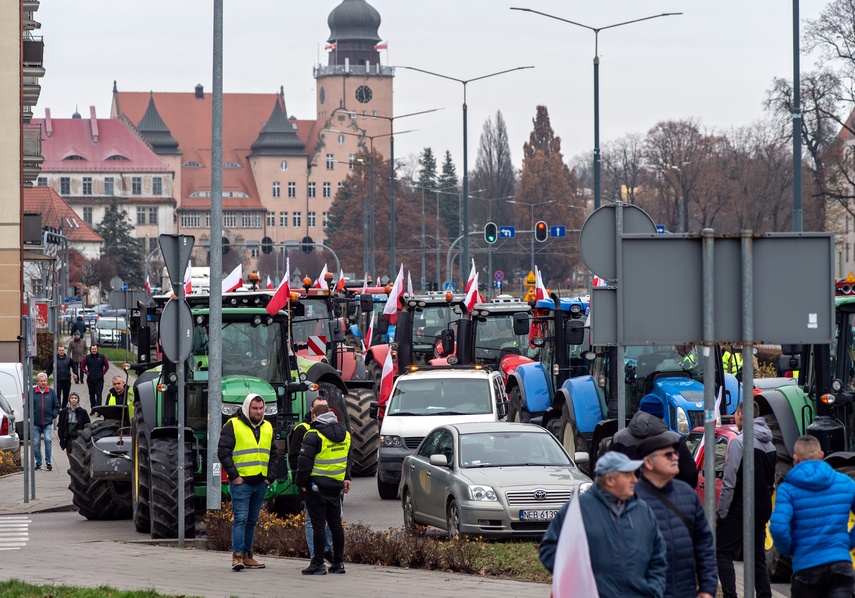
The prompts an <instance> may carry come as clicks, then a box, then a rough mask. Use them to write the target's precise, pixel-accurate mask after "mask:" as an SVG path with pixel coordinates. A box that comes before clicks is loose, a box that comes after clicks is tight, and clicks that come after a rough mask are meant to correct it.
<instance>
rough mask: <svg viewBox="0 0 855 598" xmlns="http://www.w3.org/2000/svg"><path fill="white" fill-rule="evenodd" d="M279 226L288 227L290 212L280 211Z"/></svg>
mask: <svg viewBox="0 0 855 598" xmlns="http://www.w3.org/2000/svg"><path fill="white" fill-rule="evenodd" d="M279 226H281V227H282V228H288V212H279Z"/></svg>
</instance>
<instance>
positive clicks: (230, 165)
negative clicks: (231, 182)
mask: <svg viewBox="0 0 855 598" xmlns="http://www.w3.org/2000/svg"><path fill="white" fill-rule="evenodd" d="M240 167H241V165H240V164H239V163H237V162H223V168H240Z"/></svg>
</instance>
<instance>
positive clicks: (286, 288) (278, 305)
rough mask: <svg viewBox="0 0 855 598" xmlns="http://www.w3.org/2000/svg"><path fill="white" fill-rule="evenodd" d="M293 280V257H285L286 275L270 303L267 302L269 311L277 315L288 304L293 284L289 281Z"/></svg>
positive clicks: (272, 314)
mask: <svg viewBox="0 0 855 598" xmlns="http://www.w3.org/2000/svg"><path fill="white" fill-rule="evenodd" d="M290 280H291V258H287V257H286V258H285V276H284V277H283V278H282V282H280V283H279V288H277V289H276V292H275V293H273V297H271V298H270V303H268V304H267V313H268V314H270V315H271V316H275V315H276V314H277V313H278V312H279V310H280V309H282V308H283V307H285V306H286V305H288V299H290V298H291V286H290V284H289V282H288V281H290Z"/></svg>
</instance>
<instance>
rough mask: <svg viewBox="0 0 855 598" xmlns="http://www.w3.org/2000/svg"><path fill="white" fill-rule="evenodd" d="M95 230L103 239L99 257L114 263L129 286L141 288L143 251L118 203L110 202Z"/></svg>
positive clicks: (128, 219) (130, 223)
mask: <svg viewBox="0 0 855 598" xmlns="http://www.w3.org/2000/svg"><path fill="white" fill-rule="evenodd" d="M95 232H96V233H98V234H99V235H100V236H101V237H102V238H103V239H104V247H103V248H102V249H101V258H102V259H106V260H107V261H110V262H113V263H114V264H116V275H117V276H119V277H120V278H122V279H123V280H124V281H125V282H126V283H128V286H129V287H130V288H142V286H143V284H144V283H145V281H144V280H143V276H144V275H143V271H144V267H143V258H144V255H145V253H144V252H143V251H142V250H141V249H140V243H139V240H138V239H136V238H135V237H134V235H133V232H134V225H133V223H132V222H131V220H130V218H128V214H127V213H126V212H125V211H124V210H123V209H121V208H119V206H118V204H116V203H112V204H110V206H109V207H108V208H107V210H106V212H105V213H104V219H103V220H101V223H100V224H99V225H98V226H97V227H96V228H95Z"/></svg>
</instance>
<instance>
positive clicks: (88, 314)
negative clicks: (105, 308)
mask: <svg viewBox="0 0 855 598" xmlns="http://www.w3.org/2000/svg"><path fill="white" fill-rule="evenodd" d="M77 315H79V316H83V321H84V322H86V326H88V327H89V328H90V329H91V328H93V327H94V326H95V322H96V321H97V320H98V314H97V313H96V312H95V310H94V309H93V308H91V307H84V308H83V310H81V312H80V313H78V314H77ZM75 319H76V318H75Z"/></svg>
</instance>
